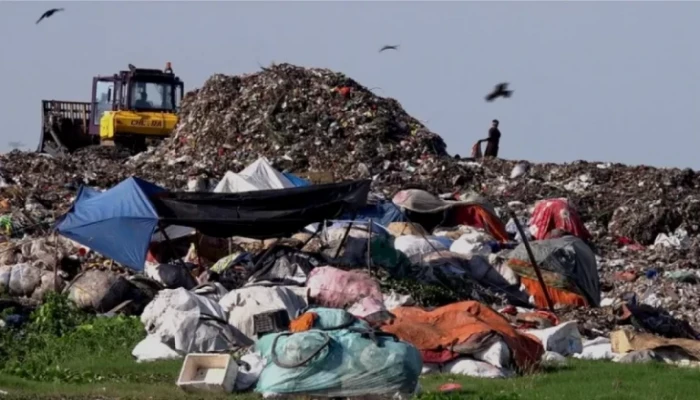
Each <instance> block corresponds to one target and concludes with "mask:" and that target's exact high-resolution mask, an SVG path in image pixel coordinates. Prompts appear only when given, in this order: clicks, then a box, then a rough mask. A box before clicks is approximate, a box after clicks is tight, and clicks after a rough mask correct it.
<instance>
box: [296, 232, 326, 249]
mask: <svg viewBox="0 0 700 400" xmlns="http://www.w3.org/2000/svg"><path fill="white" fill-rule="evenodd" d="M319 228H320V227H319ZM320 230H321V229H316V230H315V231H314V233H312V234H311V236H309V238H308V239H306V240H305V241H304V243H302V245H301V249H300V250H304V247H306V245H307V244H309V242H310V241H311V240H312V239H313V238H315V237H316V235H318V232H319V231H320Z"/></svg>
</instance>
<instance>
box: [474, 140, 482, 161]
mask: <svg viewBox="0 0 700 400" xmlns="http://www.w3.org/2000/svg"><path fill="white" fill-rule="evenodd" d="M481 157H483V155H482V154H481V143H480V142H476V143H474V146H472V158H481Z"/></svg>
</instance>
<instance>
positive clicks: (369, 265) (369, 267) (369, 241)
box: [367, 218, 373, 275]
mask: <svg viewBox="0 0 700 400" xmlns="http://www.w3.org/2000/svg"><path fill="white" fill-rule="evenodd" d="M372 223H373V222H372V218H370V219H369V239H367V271H369V274H370V275H372Z"/></svg>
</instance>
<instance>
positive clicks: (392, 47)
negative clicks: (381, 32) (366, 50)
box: [379, 44, 399, 53]
mask: <svg viewBox="0 0 700 400" xmlns="http://www.w3.org/2000/svg"><path fill="white" fill-rule="evenodd" d="M398 49H399V45H398V44H394V45H386V46H384V47H382V48H381V49H379V52H380V53H381V52H382V51H384V50H398Z"/></svg>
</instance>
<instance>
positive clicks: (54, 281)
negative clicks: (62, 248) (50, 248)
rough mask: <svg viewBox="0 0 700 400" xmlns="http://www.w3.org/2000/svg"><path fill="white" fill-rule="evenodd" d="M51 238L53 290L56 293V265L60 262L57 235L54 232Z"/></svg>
mask: <svg viewBox="0 0 700 400" xmlns="http://www.w3.org/2000/svg"><path fill="white" fill-rule="evenodd" d="M53 239H54V247H55V249H54V250H55V251H54V261H55V263H54V267H53V290H54V292H56V293H58V265H59V264H60V261H61V260H59V258H58V235H57V234H56V233H54V234H53Z"/></svg>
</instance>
